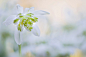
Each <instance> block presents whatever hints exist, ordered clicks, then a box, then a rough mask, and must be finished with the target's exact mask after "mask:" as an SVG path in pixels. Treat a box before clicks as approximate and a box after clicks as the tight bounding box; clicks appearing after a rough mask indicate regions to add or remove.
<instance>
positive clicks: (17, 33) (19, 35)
mask: <svg viewBox="0 0 86 57" xmlns="http://www.w3.org/2000/svg"><path fill="white" fill-rule="evenodd" d="M14 38H15V41H16V43H17V44H18V45H20V44H21V43H22V32H20V31H18V29H17V28H16V29H15V33H14Z"/></svg>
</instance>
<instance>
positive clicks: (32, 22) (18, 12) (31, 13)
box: [4, 4, 49, 36]
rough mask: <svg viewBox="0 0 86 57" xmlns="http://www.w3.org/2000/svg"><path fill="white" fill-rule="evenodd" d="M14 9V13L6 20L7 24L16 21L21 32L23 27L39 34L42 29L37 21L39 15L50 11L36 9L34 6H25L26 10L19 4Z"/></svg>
mask: <svg viewBox="0 0 86 57" xmlns="http://www.w3.org/2000/svg"><path fill="white" fill-rule="evenodd" d="M14 10H15V11H14V15H11V16H10V17H8V18H7V19H6V20H5V21H4V23H5V25H9V24H11V23H14V24H15V25H17V30H18V31H19V32H22V31H23V28H25V29H26V30H28V31H31V32H32V33H33V34H34V35H36V36H39V35H40V30H39V28H38V26H37V25H36V22H38V18H37V16H39V15H45V14H49V13H48V12H46V11H42V10H34V7H31V8H25V10H23V7H21V6H20V5H19V4H17V5H16V7H15V8H14ZM16 34H17V33H16Z"/></svg>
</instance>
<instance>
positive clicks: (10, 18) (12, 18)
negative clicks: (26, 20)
mask: <svg viewBox="0 0 86 57" xmlns="http://www.w3.org/2000/svg"><path fill="white" fill-rule="evenodd" d="M15 18H16V15H11V16H9V17H8V18H7V19H6V20H5V21H4V22H3V24H5V25H6V26H7V25H10V24H12V23H13V20H14V19H15Z"/></svg>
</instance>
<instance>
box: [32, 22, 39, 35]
mask: <svg viewBox="0 0 86 57" xmlns="http://www.w3.org/2000/svg"><path fill="white" fill-rule="evenodd" d="M31 32H32V33H33V34H34V35H36V36H40V30H39V28H38V26H37V25H36V24H35V23H34V24H33V29H32V30H31Z"/></svg>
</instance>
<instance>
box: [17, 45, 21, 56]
mask: <svg viewBox="0 0 86 57" xmlns="http://www.w3.org/2000/svg"><path fill="white" fill-rule="evenodd" d="M18 47H19V55H20V56H21V44H20V45H18Z"/></svg>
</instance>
